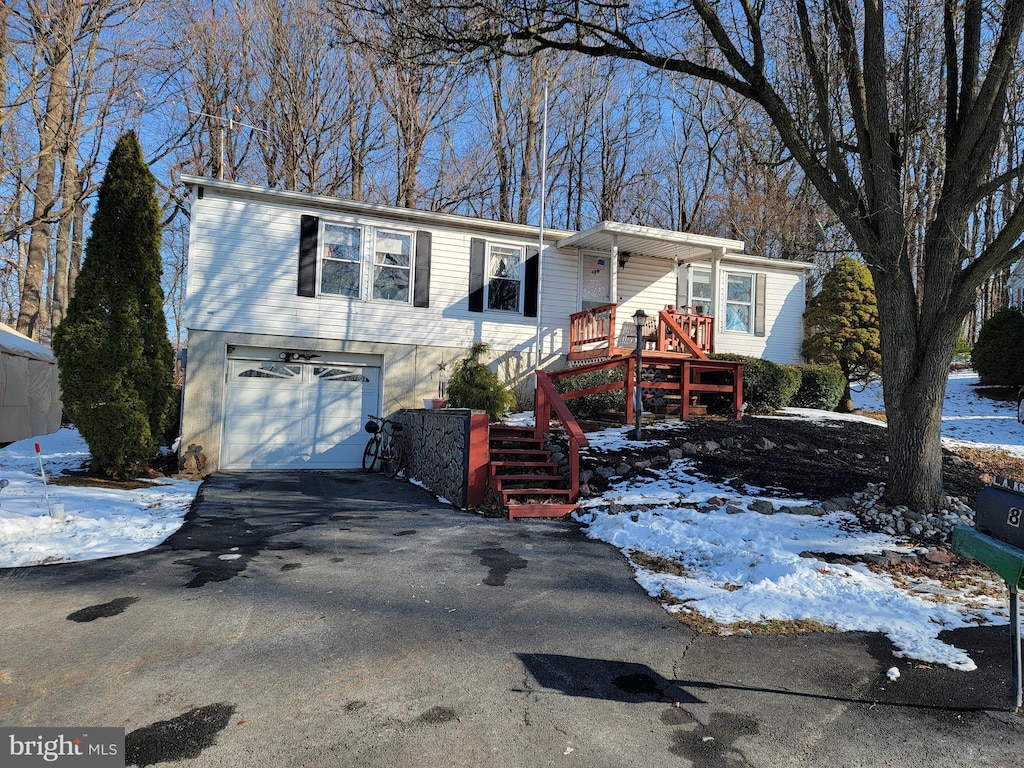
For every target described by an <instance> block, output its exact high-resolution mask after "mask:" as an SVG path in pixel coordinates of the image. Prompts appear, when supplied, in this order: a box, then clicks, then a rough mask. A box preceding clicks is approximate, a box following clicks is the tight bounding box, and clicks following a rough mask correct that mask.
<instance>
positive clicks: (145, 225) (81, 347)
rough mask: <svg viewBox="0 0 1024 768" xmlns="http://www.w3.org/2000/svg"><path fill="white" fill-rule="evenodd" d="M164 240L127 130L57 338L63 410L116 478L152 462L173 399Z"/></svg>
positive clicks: (100, 465) (145, 172)
mask: <svg viewBox="0 0 1024 768" xmlns="http://www.w3.org/2000/svg"><path fill="white" fill-rule="evenodd" d="M160 240H161V226H160V206H159V204H158V202H157V199H156V182H155V179H154V178H153V174H152V173H150V171H149V168H148V167H147V166H146V163H145V161H144V160H143V156H142V147H140V146H139V142H138V139H137V138H136V137H135V134H134V133H131V132H129V133H127V134H125V135H124V136H122V137H121V138H120V139H118V142H117V144H116V146H115V147H114V151H113V152H112V153H111V155H110V160H109V162H108V164H107V170H106V173H105V174H104V177H103V182H102V183H101V185H100V188H99V200H98V203H97V207H96V214H95V216H94V218H93V223H92V231H91V234H90V236H89V239H88V241H87V243H86V247H85V261H84V263H83V264H82V269H81V272H80V274H79V275H78V279H77V280H76V282H75V294H74V297H73V298H72V299H71V302H70V304H69V305H68V312H67V316H66V317H65V318H64V321H63V322H62V323H61V324H60V325H59V326H58V327H57V328H56V330H55V331H54V338H53V350H54V353H55V354H56V356H57V364H58V367H59V370H60V386H61V392H62V400H63V403H64V410H65V412H66V413H67V415H68V417H69V418H70V420H71V421H72V422H73V423H74V425H75V426H76V427H77V428H78V431H79V432H80V433H81V435H82V437H83V438H84V439H85V441H86V443H88V445H89V451H90V453H91V454H92V462H93V470H94V471H96V472H99V473H102V474H105V475H108V476H110V477H112V478H114V479H118V480H125V479H130V478H132V477H136V476H137V475H138V474H139V473H140V472H141V471H142V470H143V469H145V468H146V466H147V465H148V464H149V462H150V461H151V460H152V459H154V458H155V457H156V454H157V450H158V448H159V447H160V442H161V438H162V436H163V432H164V427H165V424H166V417H167V413H168V408H169V405H170V401H171V397H172V394H171V392H172V390H171V382H172V376H173V368H174V352H173V350H172V349H171V343H170V341H169V340H168V338H167V320H166V317H165V316H164V309H163V298H164V296H163V289H162V288H161V287H160V275H161V271H162V268H163V267H162V260H161V252H160Z"/></svg>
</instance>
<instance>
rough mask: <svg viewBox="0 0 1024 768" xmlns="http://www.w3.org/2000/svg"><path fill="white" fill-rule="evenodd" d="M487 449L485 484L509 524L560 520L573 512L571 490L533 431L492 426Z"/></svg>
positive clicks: (542, 441) (574, 508) (573, 497)
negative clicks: (534, 519)
mask: <svg viewBox="0 0 1024 768" xmlns="http://www.w3.org/2000/svg"><path fill="white" fill-rule="evenodd" d="M488 448H489V454H490V461H489V462H488V469H487V471H488V480H489V483H490V486H491V490H492V491H493V492H494V494H495V495H496V496H497V497H498V498H499V499H500V500H501V505H502V507H504V508H505V509H506V510H508V519H509V520H515V519H516V518H517V517H562V516H563V515H565V514H568V513H569V512H574V511H575V510H576V508H577V506H578V505H577V504H575V503H574V501H575V493H574V491H573V489H572V488H571V487H570V484H569V483H567V482H566V479H565V477H563V476H562V475H561V474H559V472H558V464H557V463H555V462H553V461H551V451H549V450H547V449H546V448H545V447H544V439H543V438H542V437H536V436H535V429H534V428H533V427H509V426H504V425H499V424H492V425H491V427H490V436H489V446H488Z"/></svg>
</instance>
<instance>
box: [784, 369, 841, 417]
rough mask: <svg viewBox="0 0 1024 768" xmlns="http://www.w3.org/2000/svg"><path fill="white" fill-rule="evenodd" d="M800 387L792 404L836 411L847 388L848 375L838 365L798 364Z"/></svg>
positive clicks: (798, 406) (799, 406)
mask: <svg viewBox="0 0 1024 768" xmlns="http://www.w3.org/2000/svg"><path fill="white" fill-rule="evenodd" d="M794 367H795V369H796V370H797V372H798V373H799V374H800V388H799V389H798V390H797V391H796V394H795V395H793V399H792V400H791V401H790V403H789V404H790V405H792V406H795V407H797V408H818V409H820V410H823V411H834V410H835V409H836V406H837V405H839V398H841V397H842V396H843V392H844V391H845V390H846V376H844V375H843V371H842V369H841V368H840V367H839V366H838V365H798V366H794Z"/></svg>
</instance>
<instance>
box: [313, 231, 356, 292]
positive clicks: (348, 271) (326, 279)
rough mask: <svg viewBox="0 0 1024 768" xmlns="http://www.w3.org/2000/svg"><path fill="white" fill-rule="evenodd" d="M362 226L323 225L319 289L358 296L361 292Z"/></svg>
mask: <svg viewBox="0 0 1024 768" xmlns="http://www.w3.org/2000/svg"><path fill="white" fill-rule="evenodd" d="M362 239H363V238H362V229H361V228H360V227H346V226H342V225H340V224H324V234H323V258H322V260H321V266H320V291H321V293H329V294H333V295H335V296H350V297H352V298H355V299H358V298H359V297H360V295H361V294H362V290H361V288H360V286H361V284H362V262H363V258H362Z"/></svg>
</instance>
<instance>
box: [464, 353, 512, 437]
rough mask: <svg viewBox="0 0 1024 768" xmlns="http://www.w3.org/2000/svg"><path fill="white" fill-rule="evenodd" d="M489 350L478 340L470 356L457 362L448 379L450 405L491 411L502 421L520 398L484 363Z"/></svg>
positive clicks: (493, 416) (491, 413)
mask: <svg viewBox="0 0 1024 768" xmlns="http://www.w3.org/2000/svg"><path fill="white" fill-rule="evenodd" d="M488 349H489V346H488V345H487V344H486V343H485V342H482V341H478V342H477V343H476V344H474V345H473V346H472V347H470V350H469V354H468V355H467V356H466V357H464V358H463V359H461V360H459V361H457V362H456V363H455V366H454V367H453V368H452V373H451V376H449V377H448V388H447V394H448V405H449V407H451V408H472V409H473V410H475V411H487V415H488V416H490V417H491V418H492V419H500V418H501V417H502V416H504V415H505V414H506V413H508V412H509V411H510V410H511V409H512V407H513V406H514V405H515V404H516V398H515V395H514V394H512V392H511V391H510V390H509V388H508V387H507V386H505V384H504V383H503V382H502V381H501V379H500V378H498V374H497V373H495V372H494V371H492V370H491V369H490V368H488V367H487V365H486V364H485V363H482V362H481V361H480V356H481V355H483V354H486V352H487V350H488Z"/></svg>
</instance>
